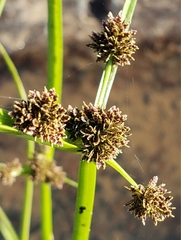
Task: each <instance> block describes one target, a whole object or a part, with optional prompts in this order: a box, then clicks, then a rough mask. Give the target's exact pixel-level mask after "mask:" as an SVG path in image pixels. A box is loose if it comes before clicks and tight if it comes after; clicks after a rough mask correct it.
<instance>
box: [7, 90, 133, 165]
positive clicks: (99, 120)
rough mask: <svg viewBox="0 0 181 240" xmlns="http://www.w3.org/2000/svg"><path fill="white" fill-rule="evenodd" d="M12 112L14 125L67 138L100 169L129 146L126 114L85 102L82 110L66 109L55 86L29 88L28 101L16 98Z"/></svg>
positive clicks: (53, 138)
mask: <svg viewBox="0 0 181 240" xmlns="http://www.w3.org/2000/svg"><path fill="white" fill-rule="evenodd" d="M9 114H10V116H11V117H12V118H13V119H14V120H15V121H14V127H15V128H17V129H18V130H19V131H21V132H23V133H26V134H30V135H32V136H33V137H34V138H35V139H36V138H40V139H41V140H42V141H48V142H50V143H51V144H52V145H53V144H57V145H60V146H62V139H63V138H67V137H68V138H69V140H70V141H71V142H72V143H73V144H74V145H77V146H78V147H79V150H80V151H81V152H82V155H83V157H82V160H86V161H88V162H91V161H94V162H95V163H96V166H97V168H98V169H99V168H100V167H102V168H103V169H104V168H105V161H106V160H111V159H115V158H116V157H117V155H118V154H119V153H122V147H123V146H125V147H128V142H129V141H128V139H127V137H128V136H129V135H130V134H129V133H128V132H129V130H130V128H129V127H127V126H125V121H126V120H127V116H126V115H123V114H122V113H121V111H120V110H119V109H118V108H116V107H115V106H113V107H111V108H110V109H109V110H106V109H102V108H100V107H95V106H93V105H92V104H91V103H90V104H89V105H86V104H85V103H83V106H82V109H80V110H79V109H78V108H73V107H72V106H69V107H68V109H65V108H63V107H62V106H61V105H60V104H58V103H57V95H56V93H55V90H54V89H50V90H49V91H48V90H47V89H46V87H45V88H44V90H43V92H42V93H40V92H38V91H35V90H34V91H30V92H29V95H28V100H27V101H25V100H23V101H21V102H17V101H15V103H14V110H13V111H11V112H10V113H9ZM65 133H66V134H65Z"/></svg>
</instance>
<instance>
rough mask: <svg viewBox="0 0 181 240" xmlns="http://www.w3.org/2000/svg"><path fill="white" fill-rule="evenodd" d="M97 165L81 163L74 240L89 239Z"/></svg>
mask: <svg viewBox="0 0 181 240" xmlns="http://www.w3.org/2000/svg"><path fill="white" fill-rule="evenodd" d="M96 172H97V169H96V165H95V163H94V162H90V163H88V162H87V161H81V164H80V168H79V179H78V184H79V185H78V192H77V200H76V211H75V225H74V232H73V240H82V239H84V240H87V239H89V233H90V225H91V219H92V214H93V205H94V195H95V186H96Z"/></svg>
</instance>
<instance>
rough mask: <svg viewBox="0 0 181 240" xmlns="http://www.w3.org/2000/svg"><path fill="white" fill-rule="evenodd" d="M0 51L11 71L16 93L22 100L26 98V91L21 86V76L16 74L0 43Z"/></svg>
mask: <svg viewBox="0 0 181 240" xmlns="http://www.w3.org/2000/svg"><path fill="white" fill-rule="evenodd" d="M0 53H1V54H2V56H3V58H4V61H5V63H6V65H7V67H8V69H9V71H10V73H11V76H12V78H13V80H14V82H15V84H16V87H17V89H18V93H19V95H20V97H21V98H22V99H24V100H26V98H27V96H26V92H25V89H24V86H23V83H22V81H21V78H20V76H19V74H18V71H17V69H16V67H15V65H14V63H13V61H12V60H11V58H10V57H9V55H8V53H7V52H6V50H5V48H4V47H3V45H2V44H1V43H0Z"/></svg>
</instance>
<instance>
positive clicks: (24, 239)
mask: <svg viewBox="0 0 181 240" xmlns="http://www.w3.org/2000/svg"><path fill="white" fill-rule="evenodd" d="M27 143H28V149H27V155H28V159H32V158H33V153H34V148H35V144H34V142H31V141H28V142H27ZM33 186H34V184H33V182H32V180H31V179H30V178H29V177H26V186H25V194H24V204H23V211H22V216H21V226H20V240H28V239H29V235H30V224H31V210H32V202H33Z"/></svg>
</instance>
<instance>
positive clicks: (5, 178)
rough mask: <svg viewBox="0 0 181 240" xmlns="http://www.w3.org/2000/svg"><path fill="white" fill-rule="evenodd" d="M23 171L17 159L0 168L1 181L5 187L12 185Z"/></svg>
mask: <svg viewBox="0 0 181 240" xmlns="http://www.w3.org/2000/svg"><path fill="white" fill-rule="evenodd" d="M21 171H22V165H21V163H20V161H19V159H18V158H15V159H14V160H13V161H12V162H8V163H6V164H3V166H2V167H1V168H0V179H1V180H2V183H3V185H10V186H11V185H12V184H13V183H14V182H15V181H16V177H17V176H19V174H20V173H21Z"/></svg>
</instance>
